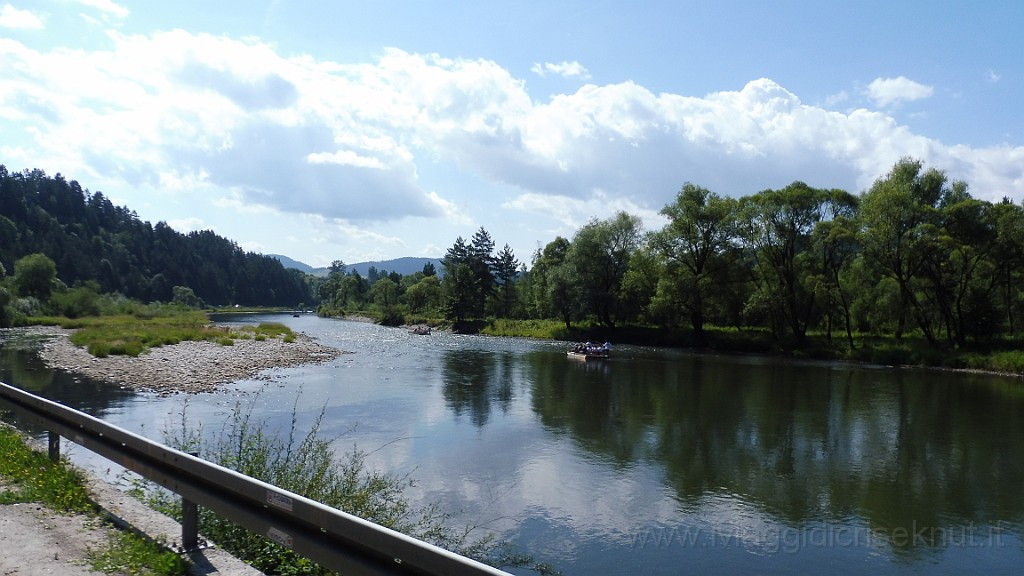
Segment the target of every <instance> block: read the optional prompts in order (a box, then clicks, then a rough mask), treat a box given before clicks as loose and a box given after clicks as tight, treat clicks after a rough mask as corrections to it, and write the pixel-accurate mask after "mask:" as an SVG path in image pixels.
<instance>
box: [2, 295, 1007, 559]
mask: <svg viewBox="0 0 1024 576" xmlns="http://www.w3.org/2000/svg"><path fill="white" fill-rule="evenodd" d="M221 320H222V321H224V322H226V323H248V324H252V323H257V322H261V321H278V322H283V323H285V324H287V325H289V326H291V327H292V328H293V329H294V330H297V331H302V332H305V333H307V334H309V335H311V336H314V337H316V338H318V339H319V340H320V341H321V342H322V343H324V344H327V345H331V346H335V347H338V348H340V349H343V350H346V351H350V352H352V354H345V355H343V356H341V357H339V358H338V359H337V360H334V361H332V362H330V363H327V364H324V365H318V366H307V367H299V368H293V369H283V370H274V371H270V372H269V373H268V377H267V378H263V379H257V380H251V381H242V382H238V383H235V384H233V385H231V386H227V387H224V388H223V389H222V390H221V391H218V392H215V393H210V394H199V395H193V396H188V397H186V396H184V395H178V396H170V397H160V396H156V395H150V394H138V393H134V392H131V391H127V390H122V389H119V388H117V387H114V386H109V385H105V384H102V383H97V382H93V381H90V380H88V379H86V378H82V377H79V376H77V375H74V374H66V373H60V372H54V371H51V370H47V369H46V368H45V367H43V366H42V365H41V364H40V363H39V362H38V360H37V359H35V358H34V356H33V354H32V353H31V350H30V349H28V348H26V347H24V346H20V347H19V346H10V345H7V346H0V380H3V381H4V382H8V383H12V384H15V385H18V386H21V387H23V388H25V389H28V390H32V391H35V392H37V393H39V394H41V395H43V396H47V397H50V398H53V399H56V400H59V401H61V402H64V403H66V404H68V405H71V406H74V407H78V408H80V409H82V410H85V411H87V412H90V413H92V414H94V415H96V416H99V417H101V418H103V419H105V420H107V421H109V422H112V423H114V424H117V425H118V426H121V427H124V428H127V429H129V430H132V431H134V432H137V433H140V434H143V435H146V436H149V437H152V438H155V439H157V440H160V439H162V438H163V434H164V433H165V431H167V430H169V429H172V428H173V427H174V426H176V425H178V424H179V423H180V420H181V414H182V413H183V412H184V413H186V414H187V416H186V419H187V420H188V421H189V422H190V423H191V424H193V425H195V424H197V423H199V422H201V423H202V425H203V428H204V430H205V431H206V433H215V432H217V431H218V430H219V429H220V427H221V425H222V423H223V422H224V421H225V419H226V418H227V417H228V416H229V415H230V413H231V411H232V410H233V408H234V407H235V406H236V405H238V404H241V405H242V406H244V407H246V408H247V409H248V408H249V407H251V408H252V410H253V415H254V417H256V418H259V419H265V420H266V421H267V422H268V425H269V428H270V429H271V430H275V429H278V430H281V431H282V432H283V431H285V430H286V429H287V427H288V425H289V423H290V422H291V419H292V413H293V411H294V412H295V413H296V414H297V415H298V419H299V426H300V429H301V428H302V426H303V425H306V424H308V423H310V422H311V421H312V420H313V419H314V418H315V417H316V416H317V415H318V414H320V413H321V411H322V412H323V413H324V424H325V425H324V428H323V430H322V431H323V433H324V434H326V435H328V436H330V437H334V436H336V437H337V438H338V440H337V441H336V445H337V447H338V450H339V451H340V452H345V451H348V450H351V449H352V447H353V446H358V447H359V448H360V449H361V450H363V451H366V452H368V457H367V463H368V464H369V465H370V466H372V467H373V468H376V469H380V470H384V471H387V472H391V473H394V474H400V475H406V474H408V475H409V477H410V478H412V479H413V480H415V485H414V486H412V487H411V488H409V491H408V494H409V497H410V498H411V499H412V500H413V501H414V502H416V503H421V504H426V503H440V504H441V505H442V507H443V508H444V509H445V510H448V511H450V512H452V513H454V514H455V517H456V519H457V521H459V522H463V523H469V524H473V525H479V526H481V529H483V530H493V531H496V532H498V533H500V534H501V535H502V536H503V537H504V538H507V539H508V540H510V541H511V542H513V543H514V544H516V545H517V546H518V547H519V548H521V549H523V550H525V551H527V552H529V553H530V554H532V555H533V556H534V557H535V559H536V560H539V561H544V562H547V563H550V564H552V565H554V566H555V567H556V568H558V569H559V570H560V571H561V572H562V573H563V574H565V575H566V576H575V575H618V574H624V575H625V574H652V575H660V574H681V573H697V574H809V573H830V574H858V575H859V574H872V575H874V574H893V575H907V574H929V575H931V574H962V573H965V572H967V573H985V574H1016V573H1019V570H1020V565H1021V563H1022V561H1024V541H1022V533H1024V530H1022V523H1024V493H1022V488H1024V383H1022V382H1021V381H1020V380H1019V379H1017V378H1003V377H995V376H989V375H979V374H961V373H951V372H939V371H925V370H912V369H891V368H884V367H869V366H858V365H847V364H840V363H826V362H794V361H789V360H780V359H774V358H765V357H759V356H731V355H715V354H702V353H695V352H692V351H687V350H670V349H652V348H640V347H629V346H618V347H616V348H615V350H614V356H613V358H612V359H610V360H607V361H600V362H590V363H586V362H581V361H579V360H574V359H570V358H567V357H566V356H565V353H564V351H565V349H566V344H565V343H560V342H546V341H534V340H525V339H509V338H492V337H482V336H460V335H453V334H447V333H434V334H432V335H429V336H417V335H413V334H410V333H409V332H407V331H405V330H401V329H392V328H384V327H380V326H376V325H373V324H366V323H358V322H347V321H341V320H328V319H322V318H317V317H315V316H306V315H304V316H301V317H297V318H293V317H291V316H290V315H267V316H257V317H252V316H247V317H245V318H242V319H239V318H230V317H229V318H223V319H221ZM186 399H187V403H186ZM70 452H71V457H72V459H74V460H76V461H78V462H81V463H83V465H85V466H87V467H90V468H92V469H94V470H97V471H100V472H101V473H102V472H103V471H104V467H109V465H108V464H105V463H103V462H98V461H97V459H96V458H93V457H90V456H89V455H88V453H86V451H85V450H84V449H80V448H79V449H77V450H76V449H71V450H70Z"/></svg>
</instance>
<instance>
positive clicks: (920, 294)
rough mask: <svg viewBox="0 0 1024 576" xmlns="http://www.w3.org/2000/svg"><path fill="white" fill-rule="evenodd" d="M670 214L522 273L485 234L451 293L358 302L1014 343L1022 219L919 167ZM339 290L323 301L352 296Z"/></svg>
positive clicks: (460, 312)
mask: <svg viewBox="0 0 1024 576" xmlns="http://www.w3.org/2000/svg"><path fill="white" fill-rule="evenodd" d="M661 214H662V215H663V216H665V217H666V219H667V222H668V223H667V224H666V225H665V226H664V227H663V228H662V229H660V230H654V231H645V230H643V227H642V225H641V222H640V219H639V218H638V217H636V216H633V215H629V214H626V213H619V214H616V215H615V216H614V217H612V218H609V219H606V220H596V219H595V220H592V221H591V222H589V223H587V224H586V225H584V226H583V227H582V228H580V229H579V230H578V231H576V233H575V234H574V235H573V236H572V238H564V237H557V238H555V239H554V240H552V241H551V242H549V243H548V244H547V245H545V246H544V247H543V248H539V249H538V250H537V251H536V252H535V253H534V254H533V255H532V259H531V262H530V266H529V268H528V269H527V267H526V266H525V265H523V264H522V263H520V262H519V261H518V260H517V259H516V257H515V255H514V254H513V253H512V251H511V250H510V249H509V248H508V246H507V245H506V246H505V247H504V249H503V250H500V251H497V252H496V251H495V243H494V241H493V240H492V239H491V237H490V235H489V234H488V233H487V231H486V230H484V229H483V228H480V229H479V230H478V231H477V232H476V234H474V235H473V236H472V237H471V238H470V240H468V241H467V240H464V239H463V238H462V237H459V238H458V239H457V240H456V241H455V243H454V245H453V246H452V247H451V248H449V249H448V251H447V253H446V255H445V257H444V259H443V260H442V262H443V265H444V269H443V271H442V272H443V277H442V278H437V277H436V276H435V275H434V274H433V273H431V274H423V273H417V274H415V275H411V276H410V277H407V278H402V277H398V278H392V279H388V280H389V284H388V288H386V289H385V288H380V289H377V288H376V284H374V285H373V286H372V287H371V286H369V285H367V286H366V287H365V288H364V289H361V290H362V293H363V294H371V293H373V292H374V291H375V295H373V296H372V297H371V298H370V299H369V300H364V302H369V303H371V304H373V303H376V304H384V303H387V306H389V307H390V308H391V309H392V310H396V309H403V307H404V310H406V311H413V312H417V313H427V312H430V311H432V312H434V313H436V314H440V315H444V316H445V317H446V318H447V319H449V320H450V321H453V322H466V321H470V320H473V319H482V318H517V319H558V320H559V321H560V322H561V323H564V325H565V327H566V328H567V329H571V328H572V327H573V326H574V325H578V324H581V323H590V324H596V325H599V326H603V327H606V328H608V329H614V328H615V327H617V326H622V325H634V326H635V325H641V326H649V327H656V328H663V329H668V330H671V331H676V332H686V333H687V334H688V337H687V341H688V342H694V343H698V344H699V343H703V342H705V338H706V330H707V327H709V326H716V327H720V328H721V327H725V328H732V329H738V330H751V329H756V330H761V331H766V332H768V333H770V335H771V337H772V338H774V340H776V341H777V342H779V343H781V344H783V345H784V346H787V347H794V348H799V347H801V346H804V345H805V344H806V343H807V339H808V334H809V333H812V332H817V333H821V334H823V335H824V336H825V337H826V338H827V339H829V340H832V339H833V338H835V339H836V340H837V341H843V342H845V343H846V345H847V346H848V347H849V348H851V349H852V348H854V347H855V346H856V339H855V335H858V334H860V335H869V336H888V337H895V338H897V339H899V338H902V337H903V336H904V335H906V334H911V333H912V334H914V335H915V336H919V337H921V338H922V339H923V340H925V341H927V342H928V343H929V344H930V345H931V346H933V347H935V348H939V349H941V348H947V347H963V346H966V345H967V344H968V343H970V342H990V341H994V340H996V339H998V338H1003V337H1014V336H1016V335H1017V333H1018V330H1019V328H1018V326H1019V324H1020V315H1021V311H1022V306H1024V293H1022V291H1021V288H1020V286H1021V285H1022V281H1024V278H1022V274H1024V270H1022V266H1024V208H1022V206H1021V205H1018V204H1014V203H1013V202H1011V201H1010V200H1009V199H1007V198H1004V199H1003V200H1002V201H1000V202H995V203H993V202H988V201H984V200H980V199H977V198H974V197H972V196H971V194H970V193H969V192H968V186H967V184H966V183H965V182H962V181H950V180H949V179H948V177H947V176H946V174H945V173H944V172H942V171H941V170H938V169H935V168H927V167H925V166H924V164H923V162H921V161H919V160H916V159H913V158H903V159H901V160H899V161H898V162H897V163H896V164H895V165H894V166H893V168H892V169H891V171H890V172H889V173H888V174H886V175H885V176H883V177H881V178H879V179H878V180H876V181H875V182H874V184H873V185H872V186H871V187H870V188H869V189H868V190H866V191H864V192H862V193H861V194H852V193H849V192H847V191H844V190H840V189H829V188H814V187H812V186H809V185H808V184H806V183H804V182H800V181H796V182H793V183H792V184H790V185H788V186H786V187H784V188H781V189H777V190H776V189H767V190H762V191H760V192H757V193H754V194H751V195H749V196H745V197H740V198H732V197H726V196H722V195H720V194H717V193H715V192H713V191H711V190H708V189H706V188H703V187H701V186H699V185H697V184H693V183H686V184H685V185H684V186H683V187H682V189H681V190H680V191H679V193H678V194H677V195H676V197H675V199H674V201H673V202H672V203H670V204H668V205H666V206H665V207H664V208H663V209H662V210H661ZM336 281H337V282H349V283H351V282H352V281H351V280H342V277H340V276H339V277H338V278H337V279H336ZM381 281H382V280H381ZM381 281H378V282H381ZM332 286H333V285H331V284H325V285H324V286H321V296H322V297H324V296H327V297H334V298H335V299H336V301H338V302H341V301H344V300H345V298H348V297H349V296H342V295H350V294H353V293H355V292H356V291H358V290H356V289H355V288H352V287H350V286H348V285H346V287H345V288H339V289H335V288H333V287H332ZM371 288H372V290H371ZM341 305H342V306H344V303H343V302H342V303H341Z"/></svg>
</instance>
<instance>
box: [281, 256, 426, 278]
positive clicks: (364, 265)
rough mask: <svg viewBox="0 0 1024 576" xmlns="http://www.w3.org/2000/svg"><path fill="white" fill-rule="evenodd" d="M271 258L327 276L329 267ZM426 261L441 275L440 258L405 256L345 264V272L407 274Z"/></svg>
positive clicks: (417, 269) (316, 274)
mask: <svg viewBox="0 0 1024 576" xmlns="http://www.w3.org/2000/svg"><path fill="white" fill-rule="evenodd" d="M268 256H270V257H272V258H277V259H278V260H280V261H281V265H283V266H284V267H285V268H295V269H296V270H301V271H302V272H305V273H306V274H312V275H314V276H327V274H328V273H329V272H330V268H313V267H312V266H310V265H309V264H306V263H304V262H299V261H298V260H293V259H291V258H289V257H287V256H282V255H280V254H268ZM428 262H430V263H432V264H433V265H434V269H435V270H437V273H438V275H441V274H442V272H443V270H442V266H441V260H440V259H439V258H413V257H411V256H406V257H404V258H395V259H394V260H377V261H372V262H357V263H355V264H346V265H345V271H346V272H353V271H355V272H359V275H360V276H366V275H367V274H368V273H369V271H370V268H371V267H373V268H376V269H377V270H378V271H385V272H397V273H399V274H401V275H402V276H408V275H409V274H413V273H416V272H422V271H423V266H425V265H426V264H427V263H428Z"/></svg>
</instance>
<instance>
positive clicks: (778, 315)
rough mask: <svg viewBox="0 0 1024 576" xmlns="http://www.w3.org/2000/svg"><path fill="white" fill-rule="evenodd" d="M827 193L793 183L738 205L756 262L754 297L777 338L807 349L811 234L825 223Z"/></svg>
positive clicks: (811, 305)
mask: <svg viewBox="0 0 1024 576" xmlns="http://www.w3.org/2000/svg"><path fill="white" fill-rule="evenodd" d="M825 200H826V195H825V193H824V191H822V190H818V189H815V188H812V187H810V186H808V185H807V184H805V183H803V182H799V181H798V182H794V183H792V184H790V185H789V186H787V187H785V188H783V189H781V190H763V191H761V192H758V193H757V194H754V195H752V196H747V197H745V198H743V199H742V200H741V201H740V210H741V215H740V221H741V222H742V224H741V225H740V226H739V227H738V230H739V232H740V236H741V237H742V239H743V242H744V244H745V245H746V248H747V251H748V254H749V255H750V258H751V259H752V262H753V266H752V267H751V272H752V279H753V281H754V282H755V284H756V286H757V292H756V295H757V297H758V299H759V301H760V302H761V303H762V305H763V306H764V307H765V308H766V310H767V313H768V314H769V317H770V319H771V325H772V328H773V332H774V333H775V334H776V337H779V338H781V337H782V336H784V333H785V332H787V331H788V333H789V334H790V335H791V336H792V337H793V339H794V341H795V343H796V344H797V345H801V344H803V342H804V340H805V338H806V335H807V329H808V327H809V326H810V324H811V322H812V321H813V319H814V312H815V303H816V297H815V289H816V285H815V283H814V282H813V278H810V276H812V275H813V262H812V259H811V256H810V253H809V250H810V247H811V234H812V232H813V231H814V227H815V226H816V225H817V223H818V222H819V221H820V220H821V218H822V205H823V203H824V202H825Z"/></svg>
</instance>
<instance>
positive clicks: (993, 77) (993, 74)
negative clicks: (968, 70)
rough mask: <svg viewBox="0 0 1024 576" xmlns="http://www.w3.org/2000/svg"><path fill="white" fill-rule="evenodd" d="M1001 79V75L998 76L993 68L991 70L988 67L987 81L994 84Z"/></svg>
mask: <svg viewBox="0 0 1024 576" xmlns="http://www.w3.org/2000/svg"><path fill="white" fill-rule="evenodd" d="M1002 79H1003V77H1002V76H1000V75H999V74H997V73H996V71H995V70H993V69H991V68H989V69H988V81H989V82H991V83H993V84H995V83H996V82H999V81H1000V80H1002Z"/></svg>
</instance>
